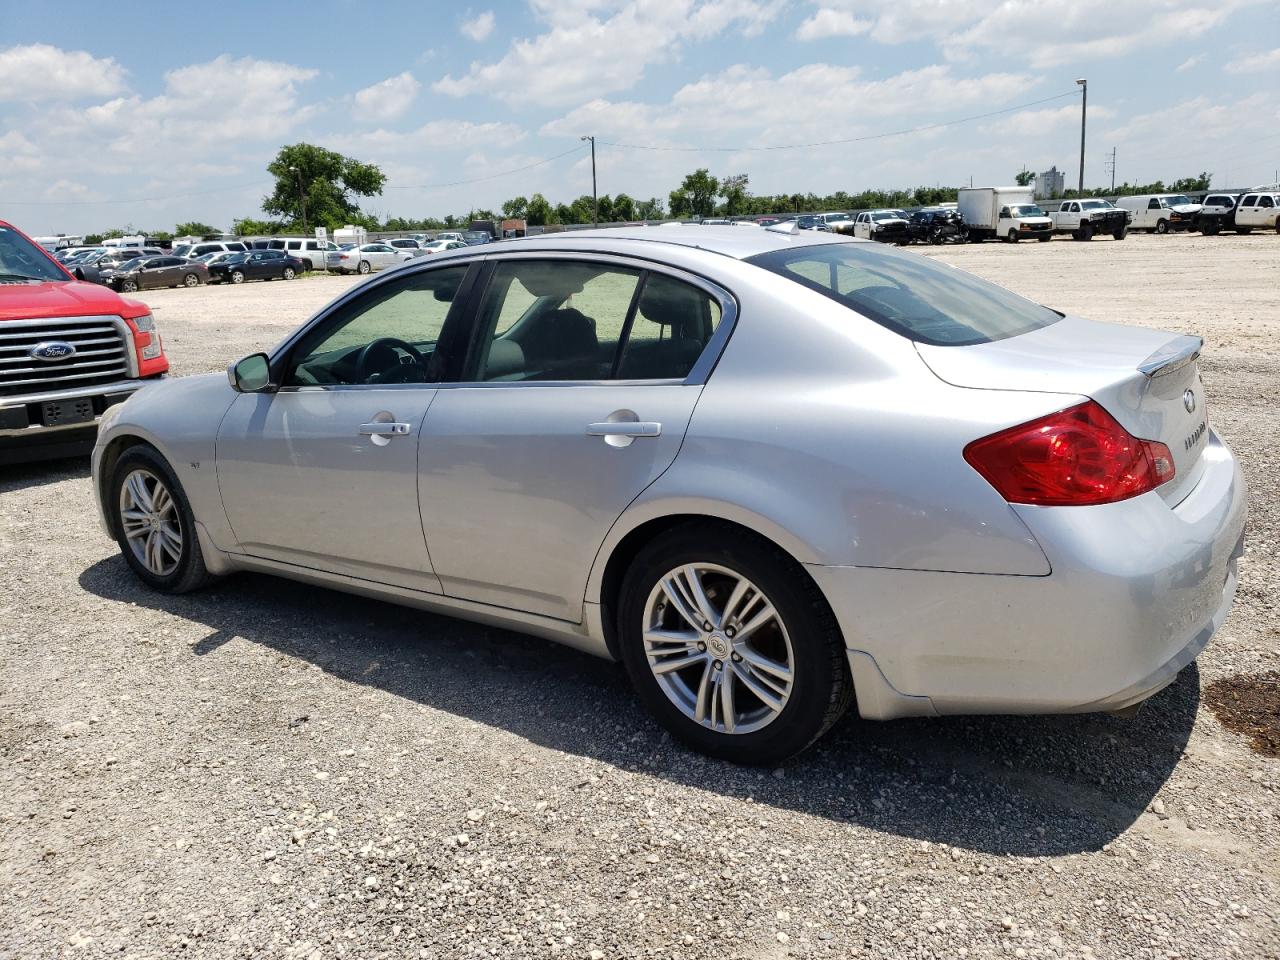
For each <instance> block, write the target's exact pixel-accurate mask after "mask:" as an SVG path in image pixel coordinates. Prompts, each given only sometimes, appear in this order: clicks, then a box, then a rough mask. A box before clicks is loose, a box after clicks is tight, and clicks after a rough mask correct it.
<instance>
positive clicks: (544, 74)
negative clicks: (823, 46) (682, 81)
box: [432, 0, 782, 106]
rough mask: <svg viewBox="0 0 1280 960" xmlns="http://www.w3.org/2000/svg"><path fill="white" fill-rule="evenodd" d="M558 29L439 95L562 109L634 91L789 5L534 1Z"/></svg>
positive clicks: (516, 46) (442, 85)
mask: <svg viewBox="0 0 1280 960" xmlns="http://www.w3.org/2000/svg"><path fill="white" fill-rule="evenodd" d="M533 5H534V10H535V12H536V13H538V14H539V15H540V16H541V17H543V18H544V19H545V20H547V21H548V23H549V24H550V29H549V30H548V31H547V32H545V33H542V34H540V35H538V36H536V37H534V38H532V39H521V40H516V41H515V42H514V43H512V45H511V47H510V49H509V50H508V51H507V53H506V55H505V56H504V57H502V59H501V60H498V61H497V62H493V63H489V62H480V61H477V62H475V63H473V64H472V65H471V68H470V69H469V70H468V71H467V73H465V74H463V75H462V76H460V77H454V76H452V75H450V76H446V77H443V78H441V79H440V80H437V81H436V82H435V83H434V84H433V85H432V89H433V90H435V91H436V92H438V93H444V94H448V95H450V96H455V97H461V96H466V95H468V94H474V93H480V94H491V95H493V96H496V97H498V98H499V99H501V100H504V101H506V102H507V103H510V104H513V105H518V104H528V103H534V104H540V105H545V106H558V105H565V104H569V103H573V102H575V101H580V100H581V98H582V91H584V90H590V91H592V92H593V93H595V94H597V95H603V94H607V93H613V92H615V91H618V90H626V89H629V88H630V87H632V86H634V85H635V84H636V83H637V82H638V81H639V80H640V78H641V77H643V76H644V73H645V71H646V69H647V68H648V67H649V66H650V65H652V64H655V63H662V62H665V61H669V60H672V59H674V58H675V57H677V56H678V55H679V53H680V51H681V49H682V47H683V45H684V44H685V43H687V42H691V41H697V40H706V39H708V38H710V37H714V36H716V35H718V34H719V33H722V32H723V31H724V30H726V29H727V28H728V27H730V26H731V25H734V24H737V25H738V26H739V28H740V29H741V30H742V31H743V33H745V34H748V35H750V34H755V33H758V32H759V31H760V30H762V29H763V28H764V26H765V24H767V23H768V22H769V21H770V20H772V19H773V18H774V17H776V16H777V14H778V13H779V12H780V11H781V9H782V2H781V0H627V2H625V3H620V2H617V0H613V2H610V0H567V2H564V3H558V2H553V0H533Z"/></svg>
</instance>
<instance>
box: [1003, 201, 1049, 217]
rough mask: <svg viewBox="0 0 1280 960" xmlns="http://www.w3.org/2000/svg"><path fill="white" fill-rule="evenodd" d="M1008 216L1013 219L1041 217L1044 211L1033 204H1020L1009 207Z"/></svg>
mask: <svg viewBox="0 0 1280 960" xmlns="http://www.w3.org/2000/svg"><path fill="white" fill-rule="evenodd" d="M1009 214H1010V216H1014V217H1043V216H1044V211H1043V210H1041V209H1040V208H1039V207H1037V206H1036V205H1035V204H1034V203H1021V204H1018V205H1017V206H1015V207H1010V208H1009Z"/></svg>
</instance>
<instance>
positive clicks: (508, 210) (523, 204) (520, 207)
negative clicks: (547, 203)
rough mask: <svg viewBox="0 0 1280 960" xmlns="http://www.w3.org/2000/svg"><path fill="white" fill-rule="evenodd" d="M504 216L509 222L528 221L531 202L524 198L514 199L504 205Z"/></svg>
mask: <svg viewBox="0 0 1280 960" xmlns="http://www.w3.org/2000/svg"><path fill="white" fill-rule="evenodd" d="M534 196H539V194H534ZM502 215H503V216H504V217H506V218H507V219H509V220H528V219H529V201H528V200H526V199H525V198H524V197H513V198H512V199H510V200H508V201H507V202H506V203H504V204H503V205H502Z"/></svg>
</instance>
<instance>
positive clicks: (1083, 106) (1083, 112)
mask: <svg viewBox="0 0 1280 960" xmlns="http://www.w3.org/2000/svg"><path fill="white" fill-rule="evenodd" d="M1076 83H1077V84H1079V85H1080V186H1079V195H1080V196H1082V197H1083V196H1084V125H1085V117H1086V116H1087V114H1088V111H1089V81H1088V80H1086V79H1084V78H1083V77H1082V78H1080V79H1079V80H1077V81H1076Z"/></svg>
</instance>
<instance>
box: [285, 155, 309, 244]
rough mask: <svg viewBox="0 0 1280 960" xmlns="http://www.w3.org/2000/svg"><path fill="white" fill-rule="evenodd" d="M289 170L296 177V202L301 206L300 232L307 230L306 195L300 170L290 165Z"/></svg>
mask: <svg viewBox="0 0 1280 960" xmlns="http://www.w3.org/2000/svg"><path fill="white" fill-rule="evenodd" d="M289 172H290V173H292V174H293V175H294V176H295V177H297V178H298V203H299V204H300V205H301V206H302V232H303V233H306V232H307V195H306V194H305V193H304V192H303V191H302V171H301V170H299V169H298V168H297V167H290V168H289Z"/></svg>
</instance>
